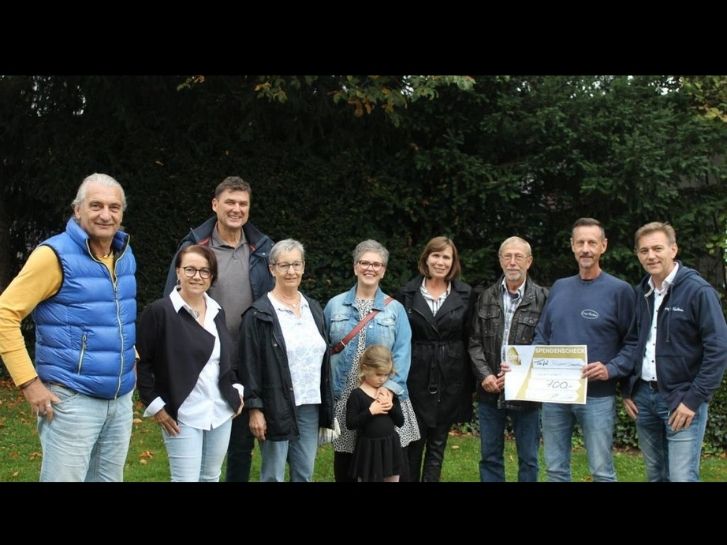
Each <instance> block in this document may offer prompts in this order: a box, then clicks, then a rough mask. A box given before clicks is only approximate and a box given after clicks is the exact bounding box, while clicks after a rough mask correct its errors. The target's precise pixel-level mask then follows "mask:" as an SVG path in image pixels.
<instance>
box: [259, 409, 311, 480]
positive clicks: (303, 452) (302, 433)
mask: <svg viewBox="0 0 727 545" xmlns="http://www.w3.org/2000/svg"><path fill="white" fill-rule="evenodd" d="M319 407H320V405H318V404H315V405H299V406H298V407H297V408H296V413H297V420H296V422H297V423H298V434H299V435H298V438H297V439H293V440H291V441H269V440H266V441H262V442H261V443H260V452H261V454H262V466H261V468H260V480H261V481H263V482H278V483H280V482H283V481H284V480H285V462H286V461H287V462H288V464H289V465H290V480H291V482H311V481H312V480H313V468H314V466H315V461H316V453H317V452H318V411H319Z"/></svg>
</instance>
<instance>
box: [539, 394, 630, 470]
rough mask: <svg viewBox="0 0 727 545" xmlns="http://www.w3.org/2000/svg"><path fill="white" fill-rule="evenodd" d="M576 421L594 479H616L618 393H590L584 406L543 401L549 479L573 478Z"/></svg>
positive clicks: (546, 461) (544, 437)
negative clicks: (614, 394)
mask: <svg viewBox="0 0 727 545" xmlns="http://www.w3.org/2000/svg"><path fill="white" fill-rule="evenodd" d="M576 421H578V424H580V426H581V430H582V431H583V442H584V443H585V445H586V454H587V456H588V469H589V471H590V472H591V475H592V476H593V480H594V482H599V481H615V480H616V470H615V469H614V467H613V452H612V450H611V449H612V447H613V428H614V425H615V422H616V397H615V396H605V397H591V396H588V397H587V398H586V404H585V405H569V404H566V403H543V446H544V447H545V448H544V450H545V466H546V471H547V474H548V481H551V482H552V481H556V482H567V481H570V480H571V472H570V459H571V449H572V444H571V442H572V438H573V426H574V425H575V423H576Z"/></svg>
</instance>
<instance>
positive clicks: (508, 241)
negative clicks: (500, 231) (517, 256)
mask: <svg viewBox="0 0 727 545" xmlns="http://www.w3.org/2000/svg"><path fill="white" fill-rule="evenodd" d="M515 242H517V243H520V244H522V245H523V246H525V250H526V251H527V252H528V255H527V256H526V257H529V256H531V255H533V250H532V249H531V248H530V243H529V242H528V241H527V240H525V239H524V238H520V237H510V238H506V239H505V240H503V241H502V244H500V249H499V250H497V255H499V256H502V250H504V249H505V247H506V246H510V244H513V243H515Z"/></svg>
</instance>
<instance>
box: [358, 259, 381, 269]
mask: <svg viewBox="0 0 727 545" xmlns="http://www.w3.org/2000/svg"><path fill="white" fill-rule="evenodd" d="M357 263H358V264H359V267H361V268H362V269H368V268H369V267H370V268H371V269H373V270H374V271H380V270H381V268H382V267H384V264H383V263H381V261H358V262H357Z"/></svg>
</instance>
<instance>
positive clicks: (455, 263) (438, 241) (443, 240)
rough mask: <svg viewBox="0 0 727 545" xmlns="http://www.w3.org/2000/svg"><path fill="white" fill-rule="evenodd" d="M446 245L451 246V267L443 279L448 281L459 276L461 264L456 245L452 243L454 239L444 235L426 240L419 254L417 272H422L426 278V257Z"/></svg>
mask: <svg viewBox="0 0 727 545" xmlns="http://www.w3.org/2000/svg"><path fill="white" fill-rule="evenodd" d="M447 246H449V247H450V248H452V268H451V269H449V273H447V276H446V278H445V280H446V281H447V282H449V281H450V280H452V279H453V278H459V273H460V272H461V271H462V266H461V265H460V263H459V253H458V252H457V246H455V245H454V241H453V240H452V239H451V238H447V237H445V236H441V237H434V238H433V239H432V240H430V241H429V242H427V245H426V246H425V247H424V251H423V252H422V255H421V256H419V272H420V273H422V274H423V275H424V276H425V277H426V278H430V276H429V267H427V259H428V258H429V256H430V255H431V254H433V253H434V252H441V251H442V250H444V249H445V248H446V247H447Z"/></svg>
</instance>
